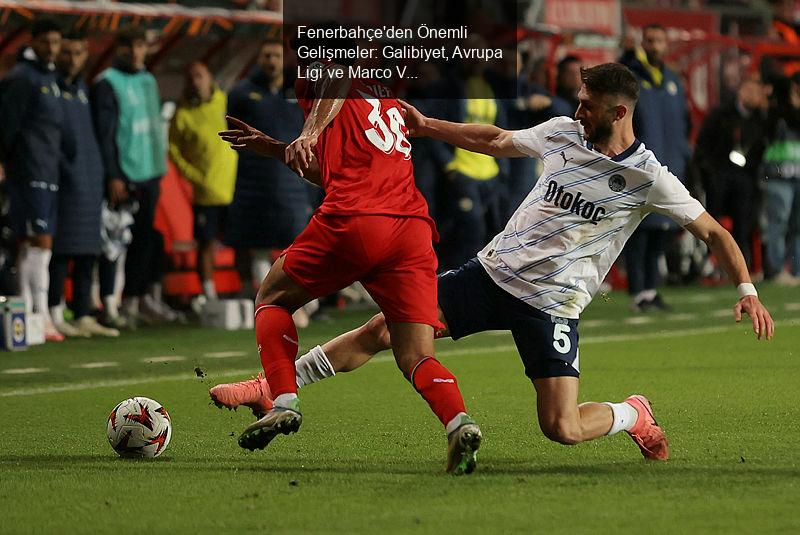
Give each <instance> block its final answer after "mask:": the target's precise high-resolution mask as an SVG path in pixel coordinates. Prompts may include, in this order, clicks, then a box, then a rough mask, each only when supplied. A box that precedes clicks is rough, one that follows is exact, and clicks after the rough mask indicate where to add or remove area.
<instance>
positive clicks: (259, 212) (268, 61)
mask: <svg viewBox="0 0 800 535" xmlns="http://www.w3.org/2000/svg"><path fill="white" fill-rule="evenodd" d="M282 68H283V44H282V42H281V41H273V40H267V41H265V42H264V43H262V45H261V49H260V51H259V55H258V59H257V62H256V65H255V66H254V67H253V70H252V71H251V72H250V75H249V76H248V77H247V78H245V79H244V80H241V81H239V82H238V83H237V84H236V85H234V86H233V88H232V89H231V91H230V93H229V95H228V115H231V116H233V117H236V118H237V119H241V120H242V121H244V122H246V123H248V124H250V125H252V126H253V127H254V128H257V129H259V130H261V131H262V132H264V133H266V134H268V135H270V136H272V137H274V138H275V139H279V140H282V141H291V140H292V139H294V138H295V137H297V135H298V134H299V133H300V130H302V128H303V111H302V110H301V109H300V106H298V105H297V103H296V102H293V101H292V100H290V99H289V98H287V94H286V91H285V90H284V83H283V82H284V78H283V70H282ZM310 217H311V203H310V201H309V194H308V188H307V187H306V185H305V184H304V183H303V181H302V180H298V178H297V175H295V174H294V173H293V172H292V171H291V170H290V169H289V168H287V167H286V166H284V165H282V164H280V163H278V162H277V161H275V160H271V159H268V158H262V157H261V156H257V155H255V154H252V153H249V152H242V153H241V154H240V155H239V165H238V168H237V173H236V186H235V189H234V194H233V202H232V203H231V205H230V207H229V210H228V223H227V224H228V226H227V229H226V235H225V237H224V241H225V243H227V244H228V245H230V246H231V247H233V248H234V249H236V265H237V269H238V270H239V275H240V277H241V279H242V291H243V293H244V294H245V295H249V294H250V293H252V292H254V286H253V282H254V281H255V282H256V283H258V282H260V281H261V280H262V279H263V278H264V276H265V275H266V273H267V271H269V267H270V264H269V257H268V250H269V249H283V248H285V247H288V246H289V244H290V243H292V241H293V240H294V239H295V237H297V235H298V234H300V232H301V231H302V230H303V229H304V228H305V226H306V224H307V223H308V221H309V218H310Z"/></svg>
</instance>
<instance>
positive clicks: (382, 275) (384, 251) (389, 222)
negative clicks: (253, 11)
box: [211, 41, 481, 474]
mask: <svg viewBox="0 0 800 535" xmlns="http://www.w3.org/2000/svg"><path fill="white" fill-rule="evenodd" d="M300 44H302V43H300V42H295V43H294V45H295V46H298V45H300ZM336 44H337V46H336V47H334V48H339V49H343V48H348V47H355V42H345V41H339V42H337V43H336ZM326 45H328V46H331V44H330V41H327V42H326ZM311 71H314V72H316V73H318V74H320V75H321V77H320V78H319V80H318V81H317V82H311V81H309V80H308V79H299V80H298V82H297V84H296V91H297V98H298V101H299V103H300V105H301V107H302V108H303V111H304V113H305V116H306V121H305V124H304V127H303V130H302V132H301V134H300V136H299V137H298V138H297V139H296V140H295V141H294V142H292V143H291V144H289V145H286V144H284V143H281V142H278V141H276V140H274V139H272V138H270V137H268V136H266V135H264V134H263V133H261V132H259V131H258V130H256V129H254V128H252V127H250V126H249V125H247V124H245V123H243V122H241V121H238V120H236V119H234V118H230V120H231V122H232V123H233V125H234V126H235V127H236V129H234V130H228V131H226V132H222V133H220V135H221V136H222V138H223V139H225V140H226V141H228V142H230V143H231V145H232V146H233V147H234V148H236V149H239V150H241V149H248V150H253V151H255V152H258V153H260V154H262V155H265V156H270V157H274V158H276V159H279V160H281V161H283V162H284V163H285V164H286V165H287V166H289V167H291V168H292V169H294V170H295V171H296V172H297V173H298V174H299V175H300V176H303V177H304V178H307V179H309V180H310V181H312V182H315V183H317V184H318V185H320V186H321V187H322V188H323V189H324V190H325V199H324V201H323V203H322V205H321V206H320V207H319V209H318V210H317V211H316V212H315V213H314V215H313V217H312V219H311V221H310V223H309V224H308V227H306V229H305V230H304V231H303V232H302V233H301V234H300V235H299V236H298V237H297V239H296V240H295V241H294V242H293V243H292V245H290V246H289V248H288V249H286V250H285V251H284V252H283V254H282V255H281V257H280V258H279V259H278V260H277V261H276V262H275V264H274V265H273V266H272V269H271V270H270V271H269V273H268V274H267V276H266V277H265V279H264V281H263V282H262V283H261V287H260V288H259V291H258V295H257V297H256V312H255V330H256V340H257V342H258V352H259V356H260V357H261V363H262V366H263V368H264V374H265V376H266V382H267V383H268V387H269V389H270V390H271V392H272V397H273V407H272V408H271V409H270V410H269V411H268V412H266V414H265V415H264V416H263V417H262V418H260V419H259V420H258V421H256V422H255V423H253V424H252V425H250V426H249V427H247V428H246V429H245V430H244V432H243V433H242V435H241V437H240V438H239V445H240V446H242V447H243V448H246V449H249V450H253V449H256V448H258V449H263V448H264V447H265V446H266V445H267V444H268V443H269V442H270V441H271V440H272V439H273V438H274V437H275V436H277V435H278V434H280V433H282V434H289V433H293V432H296V431H297V430H298V429H299V427H300V423H301V419H302V417H301V414H300V405H299V401H298V398H297V385H296V382H295V362H294V361H295V358H296V356H297V349H298V337H297V330H296V329H295V325H294V322H293V321H292V313H293V312H294V311H295V310H297V309H298V308H300V307H301V306H303V305H304V304H306V303H307V302H309V301H310V300H312V299H314V298H317V297H321V296H324V295H328V294H331V293H333V292H336V291H338V290H340V289H342V288H345V287H347V286H349V285H350V284H352V283H353V282H355V281H360V282H361V283H362V284H363V285H364V287H365V288H366V289H367V290H368V291H369V293H370V295H371V296H372V297H373V298H374V299H375V301H376V303H377V304H378V305H379V306H380V308H381V310H382V311H383V313H384V315H385V316H386V320H387V323H388V326H389V333H390V336H391V339H392V349H393V352H394V356H395V359H396V361H397V366H398V367H399V368H400V370H401V371H402V372H403V374H404V375H405V377H406V378H407V379H408V380H409V381H410V382H411V384H412V386H413V387H414V388H415V389H416V390H417V391H418V392H419V393H420V395H421V396H422V397H423V398H424V399H425V401H427V402H428V404H429V406H430V407H431V410H432V411H433V412H434V413H435V414H436V416H437V417H438V418H439V420H440V421H441V422H442V424H443V425H444V426H445V429H446V431H447V435H448V462H447V471H448V472H451V473H455V474H460V473H469V472H472V470H474V467H475V451H476V450H477V449H478V447H479V445H480V440H481V432H480V429H479V428H478V426H477V425H476V424H475V422H474V421H473V420H472V419H471V418H470V417H469V416H468V415H467V413H466V408H465V406H464V400H463V398H462V396H461V392H460V391H459V388H458V385H457V382H456V379H455V377H454V376H453V374H452V373H450V371H449V370H448V369H447V368H445V367H444V366H443V365H442V364H441V363H439V362H438V361H437V360H436V359H435V358H434V357H433V355H434V344H433V339H434V329H435V328H438V327H439V326H440V325H441V324H440V322H439V319H438V313H437V286H436V284H437V282H436V281H437V279H436V267H437V260H436V256H435V254H434V252H433V245H432V240H433V239H435V238H437V235H436V229H435V225H434V223H433V221H432V220H431V218H430V216H429V215H428V207H427V204H426V202H425V199H424V198H423V197H422V195H421V193H420V192H419V190H418V189H417V188H416V186H415V183H414V174H413V167H412V164H411V144H410V143H409V142H408V140H407V139H406V134H407V130H406V128H405V124H404V122H403V115H402V112H401V110H402V108H401V106H400V104H399V103H398V102H397V100H395V99H394V98H392V96H391V92H390V90H389V89H388V88H387V87H386V86H384V85H382V84H379V83H378V82H376V81H372V80H363V79H352V80H351V79H349V78H348V77H347V66H342V65H340V64H336V63H330V62H325V63H322V62H319V63H315V64H312V65H309V66H308V72H311ZM339 71H343V74H344V75H343V76H342V77H341V78H339V77H337V76H336V74H337V73H338V72H339ZM251 385H252V382H250V383H249V384H248V382H245V383H236V384H232V385H219V386H217V387H214V388H213V389H212V390H211V396H212V398H213V399H214V401H216V402H218V403H220V404H223V405H229V403H230V404H233V402H234V401H235V402H236V403H235V404H236V405H238V404H241V402H242V398H244V397H247V396H248V395H250V392H251V391H252V386H251ZM233 398H236V399H233ZM229 406H230V405H229Z"/></svg>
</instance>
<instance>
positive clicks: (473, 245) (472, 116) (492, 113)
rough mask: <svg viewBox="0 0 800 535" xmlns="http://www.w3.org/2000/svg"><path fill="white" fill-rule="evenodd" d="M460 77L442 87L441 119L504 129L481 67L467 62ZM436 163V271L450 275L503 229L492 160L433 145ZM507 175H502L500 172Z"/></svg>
mask: <svg viewBox="0 0 800 535" xmlns="http://www.w3.org/2000/svg"><path fill="white" fill-rule="evenodd" d="M465 46H468V47H470V48H480V47H481V46H485V43H483V40H482V38H480V37H479V36H477V35H472V36H470V37H469V38H468V40H467V44H466V45H465ZM463 68H464V72H463V74H461V75H459V76H453V77H450V78H449V79H448V80H447V82H445V84H444V85H443V87H442V93H441V94H442V95H443V96H446V97H449V98H447V99H446V100H443V101H442V106H443V110H442V115H443V118H444V119H447V120H449V121H454V122H459V123H480V124H497V125H500V126H503V125H505V112H504V110H503V107H502V105H501V104H500V101H499V100H498V99H496V98H495V97H494V91H493V89H492V87H491V85H490V84H489V82H488V81H487V79H486V76H485V69H486V62H484V61H483V60H469V61H467V62H465V64H464V65H463ZM433 146H434V150H435V151H436V153H437V156H436V158H437V161H440V162H446V163H445V164H444V172H445V173H446V179H445V181H446V184H445V188H444V189H445V191H446V194H445V195H444V196H443V197H444V198H443V199H442V202H441V203H440V210H439V220H438V221H437V225H439V229H440V233H441V236H442V239H441V242H440V244H439V251H438V256H439V267H440V268H441V269H443V270H446V269H453V268H456V267H458V266H460V265H461V264H463V263H464V262H466V261H467V260H469V259H470V258H472V257H473V256H475V254H476V253H477V252H478V251H479V250H480V248H481V247H482V246H483V245H484V244H485V242H486V241H487V240H488V238H489V237H490V236H491V235H492V234H494V233H496V232H498V231H499V230H500V229H501V228H502V225H503V223H504V221H503V219H502V214H501V207H500V202H499V201H500V198H499V194H498V185H499V184H498V182H499V180H498V175H499V174H500V171H501V168H500V165H499V163H498V161H497V160H495V159H494V158H493V157H492V156H488V155H486V154H478V153H475V152H470V151H468V150H464V149H461V148H455V149H453V147H450V146H449V145H446V144H444V143H442V142H439V141H435V142H434V145H433ZM506 172H507V170H506Z"/></svg>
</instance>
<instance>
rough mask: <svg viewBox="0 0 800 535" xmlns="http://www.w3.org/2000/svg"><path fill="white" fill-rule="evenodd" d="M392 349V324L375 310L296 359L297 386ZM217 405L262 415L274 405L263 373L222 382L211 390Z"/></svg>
mask: <svg viewBox="0 0 800 535" xmlns="http://www.w3.org/2000/svg"><path fill="white" fill-rule="evenodd" d="M386 349H391V340H390V337H389V328H388V327H387V326H386V320H385V319H384V317H383V314H376V315H375V316H373V317H372V318H371V319H370V320H369V321H368V322H367V323H365V324H364V325H362V326H361V327H358V328H356V329H353V330H352V331H349V332H346V333H344V334H341V335H339V336H337V337H336V338H334V339H333V340H330V341H329V342H326V343H325V344H324V345H322V346H316V347H314V348H312V349H311V350H310V351H308V352H307V353H306V354H304V355H302V356H301V357H300V358H298V359H297V360H296V361H295V375H296V376H295V380H296V382H297V387H298V388H300V387H303V386H306V385H310V384H312V383H316V382H317V381H321V380H323V379H327V378H328V377H333V376H334V375H336V374H337V373H339V372H349V371H352V370H355V369H356V368H359V367H361V366H363V365H364V364H366V363H367V362H368V361H369V360H370V359H371V358H372V357H373V356H374V355H375V354H376V353H378V352H380V351H384V350H386ZM209 394H210V395H211V399H212V401H213V402H214V404H216V405H217V406H218V407H220V408H222V407H224V408H227V409H236V408H238V407H239V406H241V405H245V406H247V407H250V408H251V409H252V410H253V412H254V413H256V414H257V415H258V417H259V418H260V417H261V416H263V415H264V414H266V413H267V411H268V410H269V409H271V408H272V397H271V394H270V390H269V385H268V384H267V382H266V379H264V377H263V374H259V376H258V377H256V378H255V379H250V380H247V381H242V382H239V383H227V384H219V385H216V386H215V387H213V388H212V389H211V390H209Z"/></svg>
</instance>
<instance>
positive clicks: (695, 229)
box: [686, 212, 775, 340]
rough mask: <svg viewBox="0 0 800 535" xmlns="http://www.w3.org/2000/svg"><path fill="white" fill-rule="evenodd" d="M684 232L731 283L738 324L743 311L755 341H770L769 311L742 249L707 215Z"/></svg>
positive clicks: (770, 320)
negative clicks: (704, 248) (705, 250)
mask: <svg viewBox="0 0 800 535" xmlns="http://www.w3.org/2000/svg"><path fill="white" fill-rule="evenodd" d="M686 229H687V230H689V232H691V233H692V234H694V235H695V236H696V237H697V238H698V239H701V240H703V241H704V242H706V244H707V245H708V248H709V249H710V250H711V253H712V254H713V255H714V256H715V257H716V258H717V259H718V260H719V262H720V264H721V265H722V268H723V269H724V270H725V273H727V274H728V276H729V277H730V278H731V279H733V281H734V284H736V287H737V289H738V291H739V296H740V299H739V301H738V302H737V303H736V305H735V306H734V307H733V316H734V318H735V319H736V321H737V322H738V321H741V319H742V311H744V312H745V313H747V315H749V316H750V317H751V318H752V320H753V330H754V331H755V333H756V335H757V336H758V339H759V340H761V339H762V338H766V339H767V340H770V339H771V338H772V337H773V335H774V334H775V323H774V322H773V321H772V317H771V316H770V314H769V311H768V310H767V309H766V307H765V306H764V305H762V304H761V301H759V300H758V294H757V293H756V289H755V286H753V284H752V281H751V280H750V273H749V272H748V270H747V263H746V262H745V260H744V255H742V251H741V249H739V246H738V245H736V241H734V239H733V236H731V234H730V233H729V232H728V231H727V230H725V229H724V228H723V227H722V225H720V224H719V223H718V222H717V220H716V219H714V218H713V217H711V216H710V215H709V214H708V212H703V213H702V214H701V215H700V217H698V218H697V219H695V220H694V221H692V222H691V223H689V224H688V225H686Z"/></svg>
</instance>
